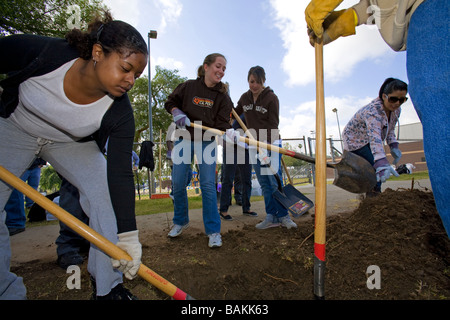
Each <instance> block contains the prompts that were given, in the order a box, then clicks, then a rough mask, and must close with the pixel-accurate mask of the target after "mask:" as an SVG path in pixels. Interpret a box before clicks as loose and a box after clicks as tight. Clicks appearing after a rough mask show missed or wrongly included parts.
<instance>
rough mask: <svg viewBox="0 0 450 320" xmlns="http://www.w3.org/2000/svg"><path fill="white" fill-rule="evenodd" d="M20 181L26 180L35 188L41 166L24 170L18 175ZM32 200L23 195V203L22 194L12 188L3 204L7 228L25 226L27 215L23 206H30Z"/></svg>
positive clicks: (36, 187) (37, 185)
mask: <svg viewBox="0 0 450 320" xmlns="http://www.w3.org/2000/svg"><path fill="white" fill-rule="evenodd" d="M20 179H22V181H24V182H27V183H28V184H29V185H30V186H31V187H33V189H35V190H37V189H38V187H39V180H40V179H41V168H39V167H35V168H34V169H28V170H26V171H25V172H24V173H23V174H22V176H21V177H20ZM33 203H34V201H33V200H31V199H30V198H28V197H27V196H25V204H24V199H23V194H22V193H21V192H20V191H18V190H16V189H14V190H13V191H12V193H11V195H10V196H9V199H8V202H7V203H6V205H5V211H6V221H5V224H6V225H7V226H8V228H25V223H26V221H27V217H26V215H25V206H26V207H27V208H31V206H32V205H33Z"/></svg>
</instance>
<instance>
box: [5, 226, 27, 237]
mask: <svg viewBox="0 0 450 320" xmlns="http://www.w3.org/2000/svg"><path fill="white" fill-rule="evenodd" d="M8 231H9V236H13V235H15V234H18V233H21V232H24V231H25V228H8Z"/></svg>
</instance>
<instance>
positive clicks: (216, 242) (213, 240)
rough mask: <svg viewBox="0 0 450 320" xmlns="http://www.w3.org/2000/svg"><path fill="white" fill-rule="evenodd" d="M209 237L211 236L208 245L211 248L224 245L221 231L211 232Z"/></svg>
mask: <svg viewBox="0 0 450 320" xmlns="http://www.w3.org/2000/svg"><path fill="white" fill-rule="evenodd" d="M208 237H209V243H208V246H209V247H210V248H218V247H221V246H222V236H221V235H220V233H213V234H210V235H209V236H208Z"/></svg>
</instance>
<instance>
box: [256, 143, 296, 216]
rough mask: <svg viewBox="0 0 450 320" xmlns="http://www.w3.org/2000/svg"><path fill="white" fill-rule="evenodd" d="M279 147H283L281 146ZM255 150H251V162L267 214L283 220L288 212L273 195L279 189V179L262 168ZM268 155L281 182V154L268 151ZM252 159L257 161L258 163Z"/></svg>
mask: <svg viewBox="0 0 450 320" xmlns="http://www.w3.org/2000/svg"><path fill="white" fill-rule="evenodd" d="M278 146H281V144H280V145H278ZM254 150H255V149H250V161H251V162H253V169H254V170H255V173H256V177H257V178H258V182H259V184H260V185H261V189H262V193H263V196H264V205H265V209H266V213H267V214H271V215H273V216H275V217H276V218H282V217H284V216H286V215H287V214H288V211H287V210H286V208H284V207H283V206H282V205H281V204H280V203H279V202H278V201H277V200H275V198H274V197H273V193H274V192H275V191H276V190H277V189H278V183H277V179H276V178H275V176H274V175H273V174H272V173H271V171H270V169H269V168H266V167H262V166H261V162H260V161H259V159H257V158H256V155H255V151H254ZM268 153H269V155H270V158H271V164H272V166H273V167H274V169H275V170H276V171H277V174H278V177H280V181H281V177H282V175H281V173H282V169H281V166H280V163H281V153H279V154H277V153H275V152H270V151H268ZM277 155H278V157H277ZM252 159H256V161H255V160H252ZM277 169H278V170H277ZM281 183H283V182H282V181H281Z"/></svg>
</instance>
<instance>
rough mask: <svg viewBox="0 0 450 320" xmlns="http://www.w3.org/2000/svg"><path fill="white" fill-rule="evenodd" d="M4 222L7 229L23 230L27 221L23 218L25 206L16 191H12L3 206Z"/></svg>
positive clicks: (21, 197)
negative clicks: (4, 212)
mask: <svg viewBox="0 0 450 320" xmlns="http://www.w3.org/2000/svg"><path fill="white" fill-rule="evenodd" d="M5 211H6V221H5V224H6V226H7V227H8V228H25V222H26V220H27V218H26V216H25V205H24V202H23V194H22V192H20V191H19V190H17V189H13V191H12V193H11V195H10V196H9V199H8V202H7V203H6V205H5Z"/></svg>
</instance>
